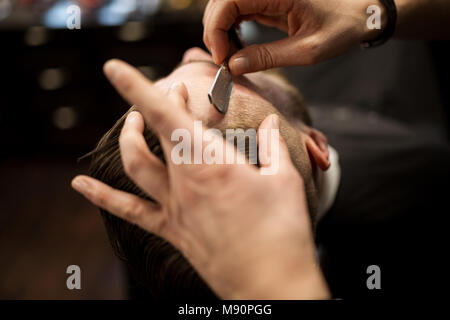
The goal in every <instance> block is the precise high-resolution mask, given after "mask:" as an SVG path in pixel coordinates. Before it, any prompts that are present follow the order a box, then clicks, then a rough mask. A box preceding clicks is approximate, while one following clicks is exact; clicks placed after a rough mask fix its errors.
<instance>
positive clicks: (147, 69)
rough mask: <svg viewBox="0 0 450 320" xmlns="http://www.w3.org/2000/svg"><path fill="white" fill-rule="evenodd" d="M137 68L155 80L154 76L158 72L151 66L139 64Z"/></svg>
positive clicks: (156, 75)
mask: <svg viewBox="0 0 450 320" xmlns="http://www.w3.org/2000/svg"><path fill="white" fill-rule="evenodd" d="M138 70H139V71H140V72H142V74H143V75H144V76H146V77H147V78H149V79H150V80H156V78H157V77H158V72H157V71H156V69H155V68H153V67H151V66H140V67H138Z"/></svg>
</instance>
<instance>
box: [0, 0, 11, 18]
mask: <svg viewBox="0 0 450 320" xmlns="http://www.w3.org/2000/svg"><path fill="white" fill-rule="evenodd" d="M11 10H12V1H11V0H0V20H3V19H5V18H7V17H9V15H10V14H11Z"/></svg>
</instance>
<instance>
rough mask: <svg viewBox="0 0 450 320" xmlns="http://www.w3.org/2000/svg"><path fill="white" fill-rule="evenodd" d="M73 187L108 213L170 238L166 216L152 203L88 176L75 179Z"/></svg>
mask: <svg viewBox="0 0 450 320" xmlns="http://www.w3.org/2000/svg"><path fill="white" fill-rule="evenodd" d="M72 187H73V188H74V189H75V190H77V191H78V192H80V193H81V194H82V195H83V196H85V197H86V198H87V199H88V200H89V201H91V202H92V203H93V204H94V205H96V206H98V207H100V208H102V209H104V210H106V211H107V212H109V213H111V214H113V215H115V216H117V217H119V218H122V219H124V220H126V221H128V222H130V223H133V224H136V225H138V226H139V227H141V228H142V229H144V230H146V231H148V232H152V233H154V234H157V235H159V236H161V237H165V238H166V239H167V237H170V235H168V234H167V232H166V229H165V228H164V225H165V216H164V214H163V212H162V210H161V208H160V207H159V206H157V205H155V204H153V203H151V202H150V201H146V200H144V199H141V198H139V197H137V196H135V195H133V194H130V193H126V192H123V191H119V190H116V189H113V188H111V187H110V186H108V185H106V184H104V183H102V182H100V181H98V180H96V179H93V178H90V177H87V176H78V177H75V179H73V180H72Z"/></svg>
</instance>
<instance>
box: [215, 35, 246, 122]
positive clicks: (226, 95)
mask: <svg viewBox="0 0 450 320" xmlns="http://www.w3.org/2000/svg"><path fill="white" fill-rule="evenodd" d="M228 37H229V38H230V42H231V46H230V52H229V54H228V57H227V58H226V59H225V62H224V63H223V64H222V65H221V66H220V68H219V71H218V72H217V74H216V77H215V79H214V82H213V84H212V86H211V89H210V90H209V92H208V98H209V102H210V103H211V104H212V105H214V107H215V108H216V109H217V111H219V112H220V113H222V114H226V113H227V111H228V105H229V104H230V98H231V92H232V91H233V78H232V77H231V72H230V69H229V68H228V59H229V58H230V57H231V56H232V55H233V54H234V53H235V52H236V51H238V50H239V49H242V48H243V45H242V41H241V39H240V37H239V35H238V33H237V31H236V29H235V28H231V29H230V31H229V32H228Z"/></svg>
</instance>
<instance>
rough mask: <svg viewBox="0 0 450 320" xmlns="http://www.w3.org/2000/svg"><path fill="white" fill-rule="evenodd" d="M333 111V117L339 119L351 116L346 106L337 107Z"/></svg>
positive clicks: (343, 119) (346, 118) (342, 119)
mask: <svg viewBox="0 0 450 320" xmlns="http://www.w3.org/2000/svg"><path fill="white" fill-rule="evenodd" d="M333 113H334V117H335V118H336V119H337V120H340V121H345V120H348V119H349V118H350V116H351V112H350V110H349V109H348V108H346V107H338V108H336V109H335V110H334V112H333Z"/></svg>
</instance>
